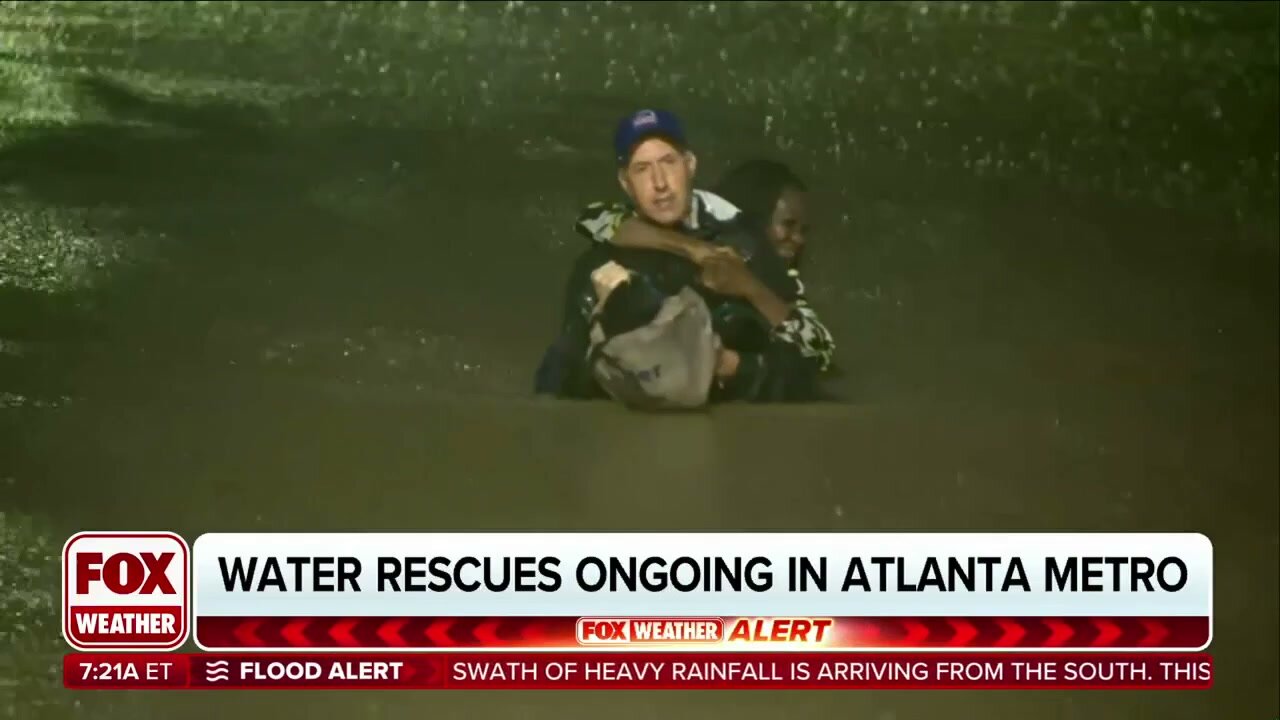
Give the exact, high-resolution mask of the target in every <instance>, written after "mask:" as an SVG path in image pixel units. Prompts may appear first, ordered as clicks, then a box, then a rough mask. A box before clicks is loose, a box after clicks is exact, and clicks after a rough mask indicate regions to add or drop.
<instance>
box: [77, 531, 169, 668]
mask: <svg viewBox="0 0 1280 720" xmlns="http://www.w3.org/2000/svg"><path fill="white" fill-rule="evenodd" d="M190 558H191V550H190V548H188V547H187V541H186V540H183V539H182V538H181V537H180V536H178V535H177V534H175V533H171V532H81V533H76V534H75V535H72V536H71V539H70V540H67V544H66V545H64V546H63V547H62V634H63V636H65V637H66V639H67V643H68V644H70V645H71V647H73V648H75V649H76V650H85V651H92V650H117V651H119V650H150V651H156V650H175V649H177V648H179V647H182V645H183V643H185V642H186V641H187V635H188V634H189V632H190V625H189V622H188V619H187V617H188V615H189V608H190V607H191V583H190V580H189V577H190V570H189V568H190Z"/></svg>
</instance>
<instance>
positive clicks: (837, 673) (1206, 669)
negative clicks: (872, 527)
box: [63, 652, 1213, 690]
mask: <svg viewBox="0 0 1280 720" xmlns="http://www.w3.org/2000/svg"><path fill="white" fill-rule="evenodd" d="M63 684H64V685H65V686H66V687H67V688H69V689H75V690H89V689H100V690H126V689H127V690H152V689H154V690H263V689H279V690H413V689H417V690H609V689H612V690H747V689H757V690H759V689H776V690H783V689H789V690H797V689H807V690H854V689H857V690H889V689H893V690H1063V689H1098V690H1123V689H1130V690H1139V689H1141V690H1161V689H1165V690H1173V689H1201V690H1203V689H1208V688H1211V687H1212V686H1213V660H1212V658H1211V657H1210V656H1209V655H1208V654H1203V653H1196V654H1153V653H1142V654H1119V653H1090V654H1084V653H1060V654H1022V653H1000V654H976V653H954V654H947V653H912V654H897V653H865V654H857V653H849V652H832V653H817V652H802V653H777V652H773V653H731V652H670V653H669V652H611V653H583V652H577V653H552V652H526V653H495V652H470V653H468V652H444V653H418V654H390V653H385V652H375V653H344V654H318V653H291V654H267V653H245V654H237V653H225V654H223V653H204V654H173V653H148V654H139V653H128V654H114V655H109V654H97V653H95V654H71V655H67V656H66V657H65V658H64V660H63Z"/></svg>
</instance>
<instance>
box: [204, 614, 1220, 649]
mask: <svg viewBox="0 0 1280 720" xmlns="http://www.w3.org/2000/svg"><path fill="white" fill-rule="evenodd" d="M195 627H196V633H195V635H196V643H197V645H198V646H199V647H200V648H201V649H204V650H250V649H252V650H286V651H287V650H300V649H302V650H355V649H360V650H374V649H387V650H395V649H415V650H443V649H473V650H482V649H483V650H512V651H518V650H567V649H577V648H581V647H590V648H592V649H628V650H637V649H643V648H651V649H652V648H657V649H664V648H665V649H667V650H670V649H673V647H676V646H679V647H680V648H682V649H684V650H692V651H704V650H714V651H719V652H725V651H735V650H736V651H746V650H751V651H759V650H770V649H777V650H789V651H796V650H826V651H832V650H843V651H859V650H895V649H896V650H899V651H907V650H969V651H974V650H1018V649H1022V650H1137V651H1166V652H1167V651H1170V650H1201V649H1203V648H1205V647H1206V646H1208V644H1209V641H1210V639H1211V638H1210V636H1211V628H1210V621H1209V618H1207V617H1061V618H1058V617H1015V618H1002V617H836V618H816V617H806V618H780V617H741V618H733V617H729V618H721V617H700V618H695V617H686V618H659V617H630V618H627V617H622V618H606V617H594V618H582V617H199V616H198V617H197V618H196V621H195Z"/></svg>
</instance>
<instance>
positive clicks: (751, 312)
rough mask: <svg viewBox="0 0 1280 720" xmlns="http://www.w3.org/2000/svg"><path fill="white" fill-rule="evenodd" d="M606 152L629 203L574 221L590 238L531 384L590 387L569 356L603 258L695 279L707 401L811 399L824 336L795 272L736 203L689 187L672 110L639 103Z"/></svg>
mask: <svg viewBox="0 0 1280 720" xmlns="http://www.w3.org/2000/svg"><path fill="white" fill-rule="evenodd" d="M614 151H615V156H616V159H617V162H618V182H619V184H620V185H621V186H622V189H623V191H624V192H625V193H626V195H627V197H628V199H629V201H630V202H629V203H625V204H615V205H606V204H604V203H595V204H593V205H591V206H589V207H588V208H587V209H586V210H585V211H584V212H583V213H582V215H581V217H580V218H579V220H578V222H577V225H576V227H577V230H578V231H579V232H580V233H582V234H583V235H585V236H586V237H588V238H590V239H591V240H593V241H594V245H593V247H592V248H591V249H589V250H588V251H587V252H586V253H584V254H583V255H582V256H581V257H580V258H579V259H578V263H577V265H576V266H575V268H574V272H573V274H572V276H571V278H570V282H569V289H568V293H567V296H566V298H565V316H566V322H565V327H564V332H563V334H562V338H561V341H560V342H559V343H558V344H557V347H556V348H553V352H551V353H549V354H548V358H547V359H546V360H544V364H543V368H541V369H540V371H539V390H540V391H543V392H547V391H550V392H555V393H556V394H560V395H562V396H572V397H591V396H596V395H598V394H599V392H598V388H596V387H593V385H594V383H593V382H592V378H591V377H590V367H583V363H580V362H578V361H577V358H579V357H585V352H584V343H583V341H582V336H583V334H584V325H586V326H590V323H591V317H592V316H593V313H594V312H595V310H596V308H597V306H598V303H599V299H598V297H597V296H596V293H595V289H594V288H593V287H592V284H591V283H590V282H589V281H587V280H586V278H587V277H588V276H589V275H590V274H591V272H593V271H594V270H595V269H596V268H599V267H600V266H601V265H603V264H604V263H606V262H609V261H611V260H612V261H615V262H618V263H620V264H621V265H622V266H624V267H626V268H628V269H629V270H632V271H635V272H637V273H640V274H642V275H644V276H645V277H647V278H649V279H650V280H651V281H653V283H654V284H655V286H657V287H658V288H659V289H661V291H662V292H665V293H667V294H669V295H676V294H677V293H680V292H681V291H682V290H683V289H684V288H686V287H692V286H698V289H699V292H700V293H701V294H702V295H703V297H704V298H705V300H706V302H707V303H708V305H709V306H710V307H711V308H712V309H713V312H714V314H715V318H716V319H715V326H716V328H715V329H716V332H717V334H718V336H719V338H720V339H721V340H722V341H723V344H724V352H723V353H722V356H723V357H722V359H721V361H720V362H719V363H718V367H717V372H716V388H715V394H714V399H719V400H732V399H743V400H753V401H787V400H806V399H811V398H812V397H813V396H814V395H815V393H816V388H815V378H816V375H817V374H818V373H819V372H821V371H822V370H823V369H825V368H826V367H827V366H828V365H829V363H830V361H831V355H832V352H833V350H834V343H833V342H832V340H831V335H830V333H829V332H828V331H827V330H826V328H825V327H824V326H823V325H822V323H821V322H820V321H819V320H818V317H817V315H816V313H814V311H813V310H812V308H810V307H809V306H808V304H807V303H806V302H805V300H804V295H803V287H802V286H801V285H800V283H799V281H798V278H795V277H793V276H791V275H789V274H788V273H787V271H786V268H785V266H784V265H783V264H782V263H781V261H780V259H779V258H777V257H776V255H775V254H774V253H772V252H769V251H768V247H767V245H766V244H765V241H764V239H763V238H760V237H758V236H757V235H756V234H755V233H752V232H751V231H750V230H749V229H748V228H747V227H746V226H745V225H743V224H741V223H738V222H737V221H736V218H737V217H738V215H739V213H738V210H737V208H735V207H733V206H732V205H731V204H729V203H728V202H726V201H725V200H723V199H722V198H719V197H717V196H716V195H713V194H711V193H708V192H705V191H702V190H695V189H694V188H693V179H694V176H695V174H696V170H697V158H696V156H695V155H694V154H693V153H692V151H690V149H689V147H688V143H687V141H686V138H685V133H684V129H683V127H682V125H681V123H680V121H679V119H678V118H676V117H675V116H674V115H673V114H671V113H669V112H665V111H661V110H642V111H640V112H637V113H635V114H634V115H632V116H630V117H628V118H625V119H624V120H623V121H622V122H621V123H619V125H618V128H617V131H616V133H615V136H614ZM748 262H750V266H749V265H748ZM557 358H559V360H557Z"/></svg>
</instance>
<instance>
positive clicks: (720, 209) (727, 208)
mask: <svg viewBox="0 0 1280 720" xmlns="http://www.w3.org/2000/svg"><path fill="white" fill-rule="evenodd" d="M693 196H694V197H695V198H697V201H698V209H699V211H700V212H701V213H705V214H706V215H707V216H708V217H709V218H711V219H712V220H715V221H717V222H722V223H724V222H730V221H732V220H736V219H737V218H738V217H739V216H740V215H741V214H742V211H741V210H739V209H738V206H736V205H734V204H733V203H731V202H729V201H728V200H725V199H724V198H722V197H720V196H719V195H717V194H715V193H713V192H711V191H709V190H694V191H693Z"/></svg>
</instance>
